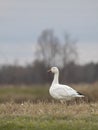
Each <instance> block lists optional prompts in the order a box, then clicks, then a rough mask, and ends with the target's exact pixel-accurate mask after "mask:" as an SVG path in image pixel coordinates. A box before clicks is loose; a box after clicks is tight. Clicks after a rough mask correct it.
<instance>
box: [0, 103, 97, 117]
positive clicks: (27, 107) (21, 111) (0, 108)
mask: <svg viewBox="0 0 98 130" xmlns="http://www.w3.org/2000/svg"><path fill="white" fill-rule="evenodd" d="M31 115H32V116H33V118H38V117H41V118H43V117H45V116H47V117H52V118H60V117H61V118H67V117H73V118H80V117H85V116H90V115H96V116H98V103H83V102H82V103H80V104H76V103H75V104H73V105H66V104H61V103H54V102H52V103H47V102H39V103H37V104H36V103H30V102H24V103H23V104H16V103H13V102H10V103H5V104H0V117H3V116H31Z"/></svg>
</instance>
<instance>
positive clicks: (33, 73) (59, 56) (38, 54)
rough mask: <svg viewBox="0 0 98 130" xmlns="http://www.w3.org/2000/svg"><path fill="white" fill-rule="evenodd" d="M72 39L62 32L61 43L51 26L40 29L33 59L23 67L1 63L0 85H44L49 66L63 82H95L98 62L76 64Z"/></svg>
mask: <svg viewBox="0 0 98 130" xmlns="http://www.w3.org/2000/svg"><path fill="white" fill-rule="evenodd" d="M76 42H77V40H76V39H72V38H71V37H70V35H69V34H68V33H65V35H64V40H63V42H61V41H60V40H59V38H58V37H57V36H56V35H55V34H54V31H53V30H52V29H46V30H44V31H42V33H41V35H40V36H39V38H38V41H37V44H36V51H35V60H34V61H33V63H31V64H29V65H26V66H19V65H3V66H1V67H0V84H27V85H28V84H29V85H31V84H47V83H49V82H50V81H52V78H53V75H52V74H50V73H49V74H48V73H47V70H48V69H49V68H50V67H51V66H58V67H59V69H60V73H61V74H60V81H62V82H65V83H80V82H82V83H83V82H87V83H93V82H96V81H98V63H96V64H95V63H88V64H86V65H79V64H77V59H78V53H77V46H76Z"/></svg>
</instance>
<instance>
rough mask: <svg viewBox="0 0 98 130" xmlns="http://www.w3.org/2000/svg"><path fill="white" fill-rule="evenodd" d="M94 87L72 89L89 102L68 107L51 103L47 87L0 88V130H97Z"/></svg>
mask: <svg viewBox="0 0 98 130" xmlns="http://www.w3.org/2000/svg"><path fill="white" fill-rule="evenodd" d="M97 85H98V83H95V84H92V85H86V84H81V85H72V86H73V88H76V89H77V90H80V91H81V92H82V93H84V94H85V95H86V96H87V97H88V98H89V102H87V101H80V102H73V103H72V102H71V103H69V104H68V105H67V104H61V103H60V102H58V101H55V100H53V99H52V98H51V97H50V95H49V94H48V86H43V87H39V86H35V87H34V86H28V87H27V86H16V87H13V86H3V87H0V130H98V101H97V100H98V86H97ZM92 86H93V87H92Z"/></svg>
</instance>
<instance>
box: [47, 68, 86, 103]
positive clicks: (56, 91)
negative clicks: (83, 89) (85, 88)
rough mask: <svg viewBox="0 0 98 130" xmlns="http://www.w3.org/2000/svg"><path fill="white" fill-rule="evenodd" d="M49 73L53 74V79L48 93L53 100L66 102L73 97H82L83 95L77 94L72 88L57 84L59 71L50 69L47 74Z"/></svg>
mask: <svg viewBox="0 0 98 130" xmlns="http://www.w3.org/2000/svg"><path fill="white" fill-rule="evenodd" d="M49 71H51V72H52V73H54V79H53V82H52V84H51V87H50V89H49V93H50V95H51V96H52V97H53V98H55V99H59V100H66V101H67V100H71V99H73V98H75V97H84V95H82V94H81V93H79V92H77V91H76V90H74V89H73V88H71V87H69V86H67V85H63V84H59V81H58V79H59V70H58V68H57V67H52V68H51V69H50V70H48V72H49Z"/></svg>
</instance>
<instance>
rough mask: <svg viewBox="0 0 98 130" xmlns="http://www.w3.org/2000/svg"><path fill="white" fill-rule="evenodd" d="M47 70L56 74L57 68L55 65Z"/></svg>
mask: <svg viewBox="0 0 98 130" xmlns="http://www.w3.org/2000/svg"><path fill="white" fill-rule="evenodd" d="M48 72H52V73H54V74H56V73H59V70H58V68H57V67H51V69H50V70H48Z"/></svg>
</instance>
